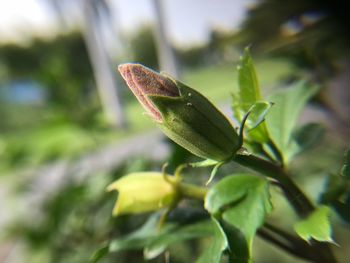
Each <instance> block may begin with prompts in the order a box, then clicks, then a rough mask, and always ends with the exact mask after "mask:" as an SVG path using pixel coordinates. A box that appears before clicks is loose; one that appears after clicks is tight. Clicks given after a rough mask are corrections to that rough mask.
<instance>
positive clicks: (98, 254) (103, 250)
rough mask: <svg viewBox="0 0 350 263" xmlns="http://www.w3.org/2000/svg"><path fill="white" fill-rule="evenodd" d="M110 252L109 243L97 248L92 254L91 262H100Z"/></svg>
mask: <svg viewBox="0 0 350 263" xmlns="http://www.w3.org/2000/svg"><path fill="white" fill-rule="evenodd" d="M108 252H109V246H108V245H103V246H101V247H100V248H99V249H97V250H96V251H95V252H94V253H93V254H92V256H91V258H90V260H89V262H91V263H97V262H99V261H100V260H101V259H102V258H104V257H105V256H106V255H107V254H108Z"/></svg>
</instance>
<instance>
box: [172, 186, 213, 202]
mask: <svg viewBox="0 0 350 263" xmlns="http://www.w3.org/2000/svg"><path fill="white" fill-rule="evenodd" d="M178 189H179V191H180V193H181V195H183V196H184V197H188V198H192V199H199V200H204V198H205V195H206V193H207V188H205V187H201V186H197V185H193V184H185V183H179V185H178Z"/></svg>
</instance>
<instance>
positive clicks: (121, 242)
mask: <svg viewBox="0 0 350 263" xmlns="http://www.w3.org/2000/svg"><path fill="white" fill-rule="evenodd" d="M158 220H159V214H153V215H152V216H150V218H149V219H148V220H147V222H146V223H145V224H144V225H143V226H142V227H141V228H140V229H138V230H136V231H134V232H132V233H130V234H128V235H126V236H124V237H121V238H117V239H114V240H112V241H111V242H110V245H109V251H110V252H117V251H120V250H127V249H140V248H143V247H144V246H146V245H147V244H148V243H149V242H150V241H151V239H152V238H154V237H155V236H156V235H157V234H158V229H157V225H158Z"/></svg>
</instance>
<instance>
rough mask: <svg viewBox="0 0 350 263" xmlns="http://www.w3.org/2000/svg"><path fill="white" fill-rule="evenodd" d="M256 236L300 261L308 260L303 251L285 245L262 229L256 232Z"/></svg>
mask: <svg viewBox="0 0 350 263" xmlns="http://www.w3.org/2000/svg"><path fill="white" fill-rule="evenodd" d="M258 235H259V237H261V238H262V239H264V240H266V241H268V242H270V243H272V244H274V245H275V246H277V247H279V248H281V249H283V250H284V251H286V252H288V253H289V254H291V255H294V256H297V257H299V258H302V259H306V260H310V258H309V257H308V255H305V252H304V250H301V249H298V248H296V247H295V246H293V244H292V245H291V244H286V243H285V242H284V241H282V240H280V239H279V238H277V237H275V236H274V235H273V234H271V233H270V232H269V231H267V230H266V229H264V228H262V229H259V230H258Z"/></svg>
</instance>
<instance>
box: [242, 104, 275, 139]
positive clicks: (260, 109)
mask: <svg viewBox="0 0 350 263" xmlns="http://www.w3.org/2000/svg"><path fill="white" fill-rule="evenodd" d="M272 105H273V104H272V103H270V102H267V101H258V102H255V103H254V104H253V106H251V107H250V109H249V112H250V114H249V116H248V120H247V123H246V125H247V127H248V128H249V133H251V132H253V130H254V129H255V128H256V127H258V126H259V124H261V123H262V122H263V121H264V120H265V116H266V114H267V113H268V111H269V109H270V108H271V107H272Z"/></svg>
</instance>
